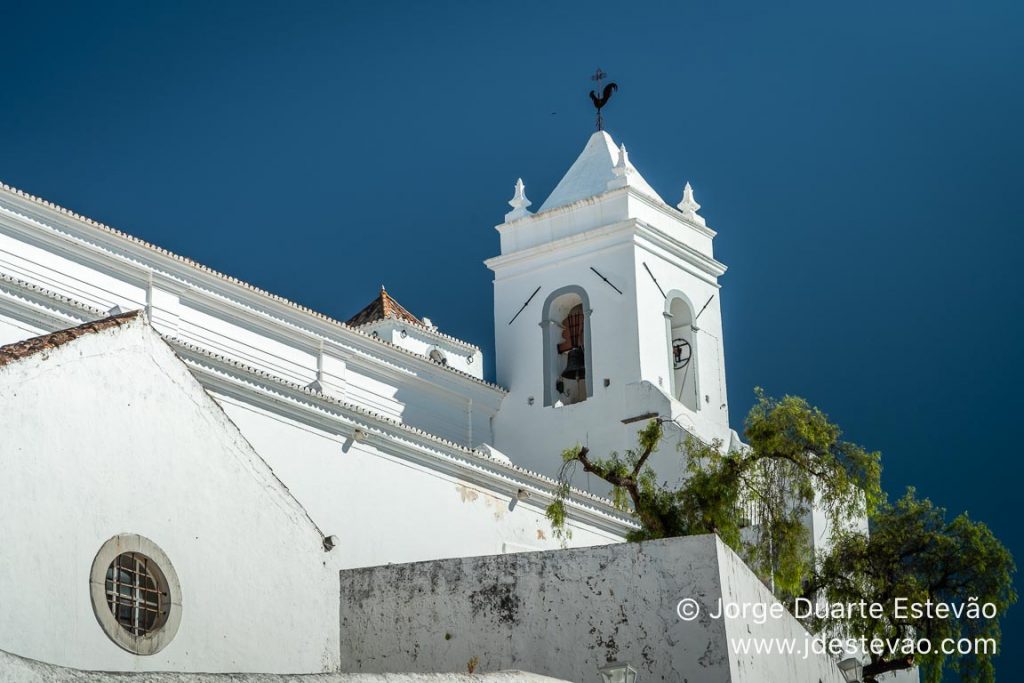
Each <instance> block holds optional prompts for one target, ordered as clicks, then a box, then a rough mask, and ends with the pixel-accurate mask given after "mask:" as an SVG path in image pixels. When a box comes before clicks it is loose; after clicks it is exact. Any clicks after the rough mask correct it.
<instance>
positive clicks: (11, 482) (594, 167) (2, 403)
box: [0, 131, 838, 680]
mask: <svg viewBox="0 0 1024 683" xmlns="http://www.w3.org/2000/svg"><path fill="white" fill-rule="evenodd" d="M509 204H510V206H511V207H512V210H511V211H509V212H508V213H507V214H506V216H505V221H504V222H503V223H502V224H501V225H498V226H497V230H498V232H499V234H500V241H501V249H500V254H498V255H497V256H495V257H494V258H492V259H490V260H488V261H487V263H486V265H487V267H488V268H490V269H491V270H492V271H493V272H494V315H495V330H496V334H495V339H496V366H497V383H491V382H489V381H486V380H485V379H484V377H483V366H484V363H483V360H484V359H483V354H482V351H481V350H480V348H479V347H477V346H476V345H474V344H472V343H470V342H467V341H464V340H460V339H456V338H454V337H452V336H449V335H447V334H445V333H444V332H442V331H441V330H439V329H438V328H437V326H435V325H434V324H433V323H432V322H431V321H430V320H429V319H426V318H420V317H418V316H417V315H415V314H414V313H413V312H410V311H408V310H407V309H405V308H404V307H403V306H401V304H400V303H398V302H397V301H396V300H395V299H394V298H393V297H392V296H391V295H390V294H389V293H388V292H387V291H386V290H384V288H381V291H380V293H379V295H378V296H377V297H376V298H375V299H374V300H373V301H371V302H370V303H369V304H368V305H367V306H366V307H365V308H364V309H363V310H361V311H358V312H355V313H354V315H353V316H352V317H351V318H350V319H349V320H347V321H339V320H334V319H331V318H329V317H327V316H325V315H322V314H320V313H317V312H316V311H313V310H310V309H308V308H305V307H303V306H301V305H299V304H296V303H293V302H291V301H288V300H285V299H283V298H281V297H279V296H276V295H274V294H272V293H269V292H266V291H263V290H260V289H258V288H256V287H253V286H251V285H249V284H247V283H245V282H242V281H240V280H237V279H235V278H232V277H230V276H228V275H225V274H222V273H218V272H216V271H213V270H211V269H209V268H207V267H205V266H203V265H201V264H199V263H196V262H194V261H191V260H189V259H186V258H183V257H181V256H178V255H176V254H173V253H170V252H168V251H166V250H164V249H162V248H160V247H158V246H155V245H152V244H149V243H146V242H143V241H141V240H139V239H137V238H134V237H132V236H130V235H128V234H125V233H123V232H120V231H118V230H116V229H114V228H111V227H108V226H106V225H102V224H100V223H97V222H96V221H93V220H91V219H89V218H87V217H84V216H80V215H78V214H76V213H74V212H72V211H69V210H67V209H64V208H62V207H59V206H56V205H54V204H52V203H50V202H48V201H46V200H44V199H40V198H37V197H34V196H31V195H29V194H27V193H25V192H23V191H20V190H17V189H15V188H12V187H8V186H6V185H2V186H0V431H2V434H3V439H2V440H0V468H2V470H3V472H4V477H3V478H0V479H2V483H0V495H2V497H3V499H4V501H5V509H6V510H7V511H8V512H10V511H19V512H17V513H16V514H5V515H4V516H3V517H4V518H3V519H2V520H0V546H2V547H3V548H4V553H5V554H6V555H7V556H8V557H10V558H16V561H12V562H5V563H3V566H2V567H0V604H2V605H4V607H5V611H7V612H8V614H10V613H11V610H14V611H15V612H17V613H22V614H25V615H31V617H29V616H26V617H25V618H24V619H11V618H7V617H5V618H4V619H2V620H0V649H2V650H7V651H9V652H12V653H13V654H15V655H19V656H23V657H28V658H32V659H36V660H40V661H42V662H46V663H48V664H55V665H59V666H67V667H76V668H85V669H97V670H99V669H102V670H110V671H122V670H124V671H159V670H176V671H206V672H233V671H239V672H271V673H273V672H282V673H283V672H288V673H303V672H323V671H335V670H338V668H339V666H340V667H342V670H345V668H344V666H345V665H344V663H340V662H339V656H340V655H339V653H340V652H341V651H344V648H343V647H342V644H343V643H344V642H346V633H345V631H344V629H340V627H339V623H338V604H339V602H338V600H339V592H338V591H339V587H338V583H337V577H338V572H339V571H342V570H355V569H360V568H367V567H374V566H380V565H388V564H398V563H409V562H424V561H432V560H442V559H450V558H465V557H474V556H486V555H501V554H506V553H522V552H529V551H540V550H556V549H559V548H561V547H563V546H564V545H568V546H571V547H575V548H586V547H589V546H598V545H606V544H614V543H619V542H621V541H622V540H623V539H624V537H625V535H626V534H627V533H628V532H629V531H630V530H631V529H633V528H635V522H634V521H633V520H632V519H631V518H630V517H629V516H628V515H626V514H623V513H622V512H621V511H619V510H617V509H616V508H615V507H614V506H613V505H612V504H611V502H610V501H608V500H607V499H606V498H604V497H602V495H597V494H604V493H606V491H604V490H597V491H596V492H595V491H588V490H585V489H584V488H575V489H573V490H572V491H571V492H570V495H569V496H568V499H567V500H566V506H567V513H568V526H569V529H570V530H571V532H572V533H571V536H570V537H569V538H568V539H557V538H554V535H553V534H552V530H551V525H550V522H549V521H548V520H547V518H546V517H545V508H546V506H547V505H548V504H549V503H550V502H551V501H552V500H553V497H554V493H555V489H556V485H557V483H556V481H555V479H554V477H555V476H556V474H557V471H558V468H559V465H560V460H559V457H558V454H559V452H560V451H561V450H562V449H564V448H565V447H567V446H570V445H572V444H573V443H576V442H580V443H586V444H587V445H588V446H590V448H591V449H593V450H595V452H598V453H606V452H611V451H620V452H621V451H622V450H624V449H625V448H628V447H630V446H631V445H632V444H633V443H634V439H635V434H636V432H637V430H638V429H639V428H641V427H642V426H643V425H644V424H645V423H646V421H647V420H649V419H651V418H653V417H660V418H663V419H664V420H666V424H668V425H669V430H668V433H667V436H666V439H665V441H666V443H665V445H664V446H663V447H662V453H659V454H658V455H657V456H656V457H655V459H654V461H653V462H654V465H655V467H656V468H657V469H658V470H659V475H663V477H664V478H670V477H672V476H675V475H676V474H678V467H679V455H678V453H677V451H676V446H677V445H678V444H679V443H680V442H681V441H682V440H683V439H685V438H686V437H687V436H688V435H692V436H694V437H697V438H699V439H702V440H704V441H707V442H712V441H718V442H720V443H721V444H722V445H723V447H735V446H737V445H738V444H739V439H738V437H737V435H736V433H735V432H733V431H732V430H731V429H730V427H729V411H728V399H727V395H726V389H725V370H724V358H725V355H724V343H723V332H722V321H721V309H720V296H719V292H720V289H719V283H718V278H719V277H720V276H721V275H722V274H723V273H724V272H725V266H724V265H722V264H721V263H719V262H718V261H716V260H715V258H714V256H713V250H712V240H713V238H714V235H715V233H714V231H712V230H711V229H710V228H709V227H707V225H706V224H705V222H704V220H703V218H701V217H700V215H699V214H698V209H699V205H698V204H697V203H696V201H695V199H694V197H693V193H692V190H691V189H690V187H689V185H686V187H685V189H684V191H683V198H682V201H680V202H679V203H678V204H677V205H675V206H670V205H669V204H667V203H666V202H665V201H664V200H663V199H662V198H661V197H660V196H658V194H657V193H656V192H655V191H654V190H653V189H652V188H651V187H650V185H648V183H647V182H646V181H645V180H644V179H643V177H642V176H641V175H640V173H639V172H638V171H637V169H636V168H635V167H634V166H633V164H632V163H631V162H630V160H629V156H628V153H627V151H626V149H625V147H624V146H617V145H616V144H615V143H614V142H613V141H612V139H611V137H610V136H609V135H608V134H607V133H605V132H603V131H598V132H597V133H595V134H594V135H592V136H591V137H590V139H589V141H588V142H587V143H586V145H585V148H584V150H583V152H582V153H581V154H580V156H579V158H578V159H577V160H576V162H575V163H574V164H573V165H572V166H571V168H570V169H569V171H568V172H567V173H566V175H565V177H564V178H563V179H562V181H561V182H560V183H559V184H558V186H557V187H556V188H555V190H554V191H553V192H552V193H551V195H550V196H549V197H548V198H547V200H546V201H545V202H544V203H543V204H542V205H541V206H540V207H539V208H538V210H537V211H535V212H532V211H530V206H531V203H530V200H529V199H527V196H526V188H525V186H524V184H523V183H522V181H520V182H519V183H517V185H516V190H515V195H514V197H513V199H512V200H511V201H510V202H509ZM556 265H557V266H558V267H555V266H556ZM27 510H33V511H36V512H33V513H32V514H28V513H22V512H20V511H27ZM55 558H60V561H59V562H55V561H54V559H55ZM750 576H751V577H752V575H750ZM747 580H748V579H746V578H744V579H743V581H747ZM52 587H57V590H52ZM254 602H255V603H258V608H256V609H252V608H251V607H250V606H251V605H253V603H254ZM69 609H70V610H72V611H73V613H74V617H73V618H70V619H68V618H64V619H63V621H60V617H59V615H61V614H63V613H64V612H65V611H67V610H69ZM55 621H60V625H59V627H55V626H54V623H55ZM822 666H823V667H825V669H829V667H831V665H830V664H827V663H826V664H822ZM726 670H728V667H726ZM830 670H831V669H830ZM541 673H543V672H541ZM833 673H834V671H833ZM726 676H727V677H728V674H726ZM727 679H728V678H726V679H723V680H727ZM716 680H717V679H716ZM836 680H838V679H836Z"/></svg>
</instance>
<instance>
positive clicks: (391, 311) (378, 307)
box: [345, 285, 423, 327]
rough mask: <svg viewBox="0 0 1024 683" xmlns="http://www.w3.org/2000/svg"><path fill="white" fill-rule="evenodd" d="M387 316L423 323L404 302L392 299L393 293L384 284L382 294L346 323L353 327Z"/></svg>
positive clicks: (381, 289)
mask: <svg viewBox="0 0 1024 683" xmlns="http://www.w3.org/2000/svg"><path fill="white" fill-rule="evenodd" d="M386 318H391V319H392V320H405V321H406V322H410V323H416V324H417V325H422V324H423V321H421V320H420V319H419V318H417V317H416V316H414V315H413V314H412V313H410V312H409V311H407V310H406V309H405V307H404V306H402V304H400V303H398V302H397V301H395V300H394V299H392V298H391V295H390V294H388V293H387V290H385V289H384V287H383V285H382V286H381V288H380V294H378V295H377V298H376V299H374V300H373V301H371V302H370V303H369V304H368V305H367V306H366V308H364V309H363V310H361V311H359V312H358V313H356V314H355V315H354V316H352V317H351V318H349V319H348V320H347V321H345V324H346V325H351V326H352V327H359V326H360V325H366V324H367V323H372V322H376V321H378V320H384V319H386Z"/></svg>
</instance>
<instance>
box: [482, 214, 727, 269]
mask: <svg viewBox="0 0 1024 683" xmlns="http://www.w3.org/2000/svg"><path fill="white" fill-rule="evenodd" d="M553 210H554V209H553ZM616 236H630V238H632V237H633V236H642V237H645V238H647V239H648V240H650V241H651V242H652V243H653V244H656V245H657V246H659V247H661V248H662V249H664V250H665V252H667V254H669V255H671V256H672V257H674V258H675V259H677V261H678V263H679V264H680V265H685V267H686V269H687V270H690V271H691V272H694V271H695V270H696V271H697V272H695V274H698V275H702V276H703V278H704V279H705V280H708V281H709V282H711V283H713V284H715V282H714V278H717V277H719V276H721V275H723V274H724V273H725V271H726V266H725V264H723V263H720V262H719V261H716V260H715V259H713V258H711V257H710V256H706V255H704V254H702V253H701V252H699V251H697V250H696V249H694V248H693V247H691V246H689V245H688V244H686V243H684V242H682V241H680V240H679V239H677V238H675V237H673V236H672V235H669V234H668V233H666V232H664V231H663V230H659V229H658V228H655V227H653V226H651V225H649V224H647V223H645V222H643V221H641V220H638V219H635V218H629V219H627V220H624V221H618V222H616V223H612V224H610V225H605V226H602V227H600V228H593V229H591V230H587V231H586V232H581V233H577V234H574V235H568V236H566V237H562V238H559V239H557V240H554V241H552V242H547V243H545V244H539V245H537V246H534V247H530V248H528V249H523V250H521V251H515V252H512V253H511V254H504V255H501V256H494V257H492V258H489V259H487V260H486V261H484V265H486V266H487V267H488V268H490V269H491V270H493V271H498V270H499V269H507V268H514V267H515V266H517V265H524V264H529V265H530V266H531V267H533V266H535V265H537V264H540V263H543V262H544V260H545V256H546V257H547V258H548V259H561V258H565V254H564V252H565V251H566V250H568V249H571V248H579V247H581V246H583V245H588V246H589V245H594V244H596V243H598V242H599V241H601V240H608V239H611V238H614V237H616Z"/></svg>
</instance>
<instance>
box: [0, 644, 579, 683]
mask: <svg viewBox="0 0 1024 683" xmlns="http://www.w3.org/2000/svg"><path fill="white" fill-rule="evenodd" d="M0 680H2V681H4V683H565V682H564V681H562V682H559V681H558V680H557V679H554V678H548V677H547V676H538V675H537V674H531V673H527V672H525V671H497V672H494V673H480V674H462V673H442V674H404V673H393V674H342V673H323V674H298V675H291V674H267V673H248V674H247V673H230V674H215V673H152V672H139V671H136V672H130V673H113V672H109V671H81V670H78V669H70V668H65V667H59V666H54V665H52V664H45V663H43V662H37V661H34V660H31V659H25V658H24V657H18V656H17V655H12V654H10V653H7V652H4V651H3V650H0Z"/></svg>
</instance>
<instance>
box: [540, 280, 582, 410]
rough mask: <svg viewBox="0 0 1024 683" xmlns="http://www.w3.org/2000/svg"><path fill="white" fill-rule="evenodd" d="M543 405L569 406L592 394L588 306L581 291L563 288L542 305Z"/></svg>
mask: <svg viewBox="0 0 1024 683" xmlns="http://www.w3.org/2000/svg"><path fill="white" fill-rule="evenodd" d="M541 326H542V327H543V329H544V405H547V406H553V405H558V404H561V405H571V404H573V403H580V402H582V401H585V400H587V398H589V397H590V395H591V394H592V393H593V374H594V373H593V365H592V363H591V353H590V306H589V302H588V301H587V294H586V292H585V291H584V290H583V289H582V288H580V287H564V288H562V289H560V290H558V291H556V292H554V293H552V294H551V296H549V297H548V300H547V301H546V302H545V304H544V318H543V320H542V321H541Z"/></svg>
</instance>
